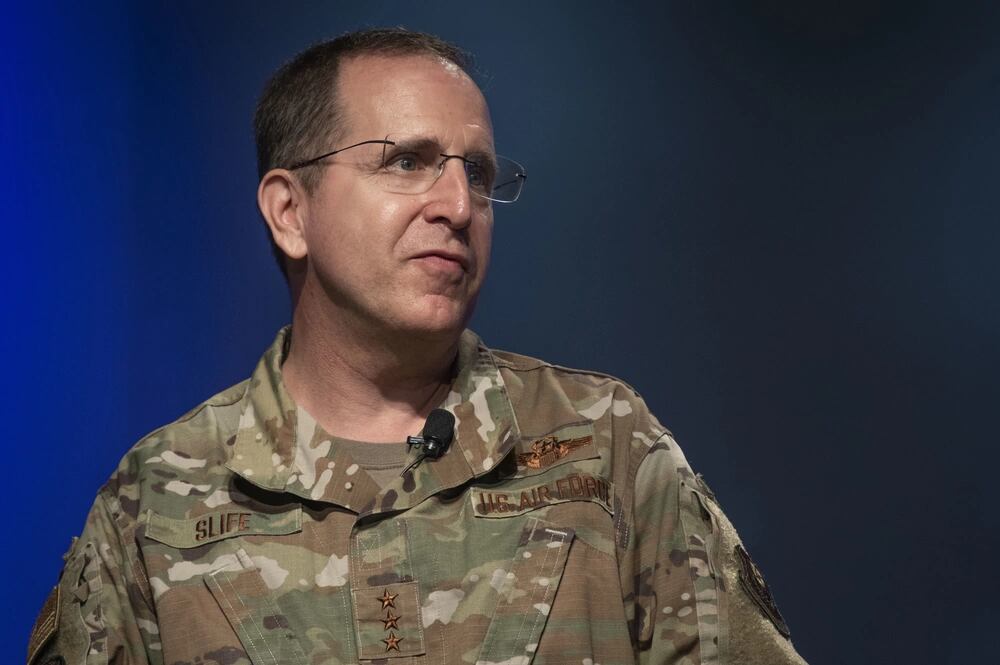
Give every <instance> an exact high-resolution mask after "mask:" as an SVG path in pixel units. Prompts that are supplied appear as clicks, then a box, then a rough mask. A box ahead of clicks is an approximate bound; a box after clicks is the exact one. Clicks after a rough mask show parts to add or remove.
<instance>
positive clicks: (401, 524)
mask: <svg viewBox="0 0 1000 665" xmlns="http://www.w3.org/2000/svg"><path fill="white" fill-rule="evenodd" d="M290 334H291V333H290V331H289V329H287V328H286V329H284V330H282V331H281V333H279V335H278V338H277V340H276V341H275V343H274V345H272V347H271V348H270V349H269V350H268V352H267V353H266V354H265V355H264V357H263V358H262V360H261V362H260V363H259V364H258V366H257V368H256V370H255V371H254V373H253V375H252V377H251V378H250V379H249V380H248V381H245V382H243V383H240V384H238V385H236V386H233V387H232V388H230V389H228V390H225V391H223V392H222V393H220V394H218V395H216V396H215V397H213V398H211V399H209V400H208V401H206V402H205V403H203V404H202V405H200V406H199V407H197V408H196V409H194V410H193V411H191V412H190V413H188V414H187V415H185V416H184V417H182V418H181V419H179V420H178V421H176V422H174V423H172V424H170V425H167V426H166V427H163V428H161V429H159V430H157V431H155V432H153V433H152V434H150V435H149V436H147V437H145V438H144V439H143V440H142V441H140V442H139V443H138V444H137V445H136V446H135V447H134V448H132V450H131V451H130V452H129V453H128V454H127V455H126V456H125V458H124V459H123V460H122V462H121V464H120V466H119V467H118V469H117V471H116V472H115V474H114V475H113V476H112V477H111V479H110V480H109V482H108V483H107V484H106V485H105V486H104V487H103V488H102V489H101V491H100V492H99V494H98V496H97V500H96V501H95V504H94V507H93V509H92V510H91V512H90V515H89V517H88V520H87V524H86V528H85V529H84V532H83V535H82V536H81V537H80V538H79V539H78V540H75V541H74V545H73V547H71V549H70V551H69V552H68V553H67V556H66V562H67V563H66V566H65V568H64V570H63V573H62V576H61V578H60V581H59V587H58V588H59V600H58V602H55V601H54V600H53V602H50V603H48V604H47V605H46V607H47V610H46V611H43V616H42V617H40V619H39V625H40V626H42V629H43V632H41V633H39V632H37V631H36V634H35V639H34V640H33V646H34V652H33V653H30V654H29V658H30V657H31V656H34V659H33V661H34V662H38V663H53V664H58V663H60V659H61V662H62V663H65V665H82V664H84V663H86V664H87V665H98V664H101V665H103V664H104V663H109V662H110V663H157V664H159V663H165V664H169V665H238V664H244V663H253V664H255V665H279V664H280V665H285V664H293V663H295V664H299V663H301V664H309V665H327V664H334V663H362V662H376V661H377V662H378V663H382V664H389V665H410V664H413V665H416V664H420V665H432V664H433V665H437V664H441V665H444V664H448V663H455V664H458V663H468V664H475V665H500V664H503V665H528V664H529V663H535V664H536V665H548V664H555V663H573V664H576V665H610V664H614V663H634V662H640V663H684V664H691V665H694V664H709V663H768V664H771V665H774V664H780V663H801V662H803V661H802V660H801V659H800V658H799V656H798V655H797V654H796V653H795V650H794V649H793V647H792V646H791V643H790V642H789V641H788V639H787V638H786V637H784V636H783V635H782V634H781V633H780V632H779V631H778V630H777V629H776V627H775V625H774V623H773V622H772V620H771V619H769V618H768V616H767V612H763V611H761V608H760V607H759V602H760V599H757V600H756V601H755V600H754V599H752V598H749V597H748V596H747V594H746V592H745V589H746V588H747V585H746V584H741V583H740V581H739V579H740V575H741V572H740V571H741V567H740V563H739V561H737V557H736V555H735V552H736V549H737V547H739V546H741V544H740V541H739V539H738V536H737V535H736V532H735V531H734V530H733V528H732V525H731V524H730V523H729V522H728V520H727V519H726V518H725V515H724V514H723V513H722V511H721V510H720V508H719V506H718V504H717V503H716V501H715V499H714V496H713V495H712V494H711V492H710V491H709V490H708V489H707V486H706V485H705V484H704V482H703V481H702V480H701V479H700V478H699V477H697V476H695V475H694V474H693V473H692V472H691V470H690V468H689V467H688V464H687V462H686V460H685V458H684V456H683V454H682V453H681V450H680V448H679V447H678V446H677V444H676V442H675V441H674V439H673V437H672V436H671V434H670V432H668V431H667V430H666V429H664V428H663V427H662V426H661V425H660V424H659V423H658V422H657V420H656V419H655V418H654V417H653V416H652V415H651V414H650V413H649V411H648V410H647V408H646V406H645V404H644V403H643V402H642V400H641V399H640V398H639V397H638V396H637V395H636V394H635V392H634V391H632V390H631V389H630V388H629V387H628V386H627V385H625V384H623V383H622V382H620V381H618V380H616V379H614V378H612V377H608V376H603V375H599V374H595V373H589V372H582V371H577V370H571V369H566V368H561V367H556V366H553V365H550V364H547V363H544V362H541V361H538V360H534V359H531V358H527V357H524V356H519V355H515V354H511V353H505V352H498V351H490V350H489V349H487V348H486V347H485V346H483V345H482V344H481V342H480V341H479V339H478V338H477V337H476V336H475V335H474V334H472V333H471V332H466V333H464V334H463V337H462V340H461V345H460V351H459V358H458V362H457V366H456V372H455V379H454V383H453V386H452V389H451V392H450V394H449V395H448V397H447V398H446V400H445V402H444V404H443V405H442V407H443V408H446V409H448V410H449V411H451V412H452V413H453V414H454V415H455V420H456V431H455V439H454V441H453V443H452V446H451V448H450V449H449V451H448V452H447V453H446V454H445V455H444V456H443V457H441V458H440V459H436V460H427V461H424V462H423V463H421V464H419V465H418V466H416V467H415V468H414V469H413V470H412V471H410V472H408V473H406V474H405V475H403V476H402V477H400V478H398V479H397V480H396V481H395V482H394V483H392V484H391V485H389V486H387V487H385V488H384V489H380V488H379V487H378V485H377V484H376V483H375V481H374V480H373V479H372V478H371V477H369V475H368V474H367V473H366V471H365V470H364V469H362V468H361V467H360V466H359V465H358V464H357V463H356V462H355V461H353V460H352V459H351V458H350V455H349V454H348V453H347V452H346V451H345V450H343V449H342V448H341V447H339V446H337V445H335V444H334V443H333V441H332V437H331V436H330V435H329V434H328V433H326V432H325V431H324V430H323V429H322V428H321V427H320V426H319V425H317V423H316V422H315V420H313V419H312V417H311V416H309V414H307V413H306V412H305V411H304V410H302V409H300V408H298V407H297V406H296V405H295V403H294V402H293V401H292V399H291V398H290V397H289V395H288V394H287V392H286V391H285V389H284V387H283V385H282V381H281V369H280V366H281V361H282V359H283V355H284V353H285V352H286V350H287V342H288V339H289V335H290ZM743 568H744V569H745V568H746V566H745V565H744V567H743ZM754 570H756V568H755V567H754ZM760 582H761V583H763V582H762V578H761V581H760ZM767 597H768V598H770V596H769V594H768V596H767ZM53 608H55V609H53ZM779 616H780V615H779ZM53 625H57V628H56V629H55V630H54V631H53V630H51V627H52V626H53ZM46 627H48V633H51V634H48V633H46V632H45V629H46Z"/></svg>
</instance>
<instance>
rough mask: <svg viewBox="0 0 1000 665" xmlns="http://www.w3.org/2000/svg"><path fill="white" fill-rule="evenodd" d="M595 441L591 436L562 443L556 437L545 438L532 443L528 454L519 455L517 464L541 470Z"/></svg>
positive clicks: (566, 440)
mask: <svg viewBox="0 0 1000 665" xmlns="http://www.w3.org/2000/svg"><path fill="white" fill-rule="evenodd" d="M593 440H594V438H593V437H592V436H590V435H587V436H580V437H577V438H575V439H565V440H562V441H560V440H559V439H558V438H556V437H554V436H543V437H542V438H540V439H535V440H534V441H532V443H531V449H530V450H529V451H528V452H526V453H518V455H517V464H518V466H526V467H528V468H531V469H541V468H544V467H546V466H549V465H551V464H553V463H555V462H556V461H558V460H560V459H562V458H563V457H566V455H569V454H570V452H572V451H574V450H576V449H577V448H580V447H583V446H586V445H587V444H589V443H590V442H592V441H593Z"/></svg>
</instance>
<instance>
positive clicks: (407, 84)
mask: <svg viewBox="0 0 1000 665" xmlns="http://www.w3.org/2000/svg"><path fill="white" fill-rule="evenodd" d="M337 92H338V95H339V97H340V104H341V107H342V109H343V111H344V115H345V117H344V120H346V129H347V131H348V132H349V134H350V138H351V139H356V140H368V139H371V138H376V137H381V136H385V135H387V134H398V133H405V134H419V135H426V136H435V137H440V138H441V139H443V140H444V141H445V142H446V143H449V144H452V145H457V144H460V143H474V144H485V145H486V146H488V147H492V145H493V127H492V124H491V122H490V115H489V108H488V107H487V105H486V99H485V98H484V97H483V94H482V92H480V90H479V87H478V86H476V84H475V83H474V82H473V81H472V79H470V78H469V76H468V75H467V74H466V73H465V72H463V71H462V69H461V68H459V67H457V66H456V65H454V64H453V63H451V62H448V61H446V60H443V59H440V58H436V57H433V56H425V55H418V56H369V55H363V56H357V57H354V58H350V59H348V60H346V61H345V62H343V63H342V64H341V67H340V73H339V77H338V82H337Z"/></svg>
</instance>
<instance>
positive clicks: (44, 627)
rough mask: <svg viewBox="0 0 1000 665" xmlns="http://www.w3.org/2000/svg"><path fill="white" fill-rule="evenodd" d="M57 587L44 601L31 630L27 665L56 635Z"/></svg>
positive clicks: (57, 624) (57, 623) (57, 612)
mask: <svg viewBox="0 0 1000 665" xmlns="http://www.w3.org/2000/svg"><path fill="white" fill-rule="evenodd" d="M59 601H60V592H59V587H58V586H57V587H56V588H54V589H52V593H50V594H49V597H48V598H46V599H45V604H44V605H42V611H41V612H39V613H38V619H37V620H36V621H35V627H34V628H32V629H31V639H30V640H28V665H31V662H32V661H33V660H34V659H35V656H37V655H38V652H39V651H41V649H42V647H43V646H45V645H46V644H47V643H48V641H49V640H50V639H51V638H52V636H53V635H55V634H56V629H57V628H59Z"/></svg>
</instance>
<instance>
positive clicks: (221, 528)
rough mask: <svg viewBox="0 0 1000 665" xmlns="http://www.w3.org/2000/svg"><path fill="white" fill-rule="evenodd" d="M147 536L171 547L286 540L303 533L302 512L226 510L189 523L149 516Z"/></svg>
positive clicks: (298, 509)
mask: <svg viewBox="0 0 1000 665" xmlns="http://www.w3.org/2000/svg"><path fill="white" fill-rule="evenodd" d="M147 516H148V519H147V522H146V536H147V537H148V538H152V539H153V540H158V541H159V542H161V543H164V544H166V545H170V546H171V547H179V548H188V547H199V546H201V545H206V544H208V543H214V542H215V541H217V540H222V539H223V538H233V537H235V536H249V535H271V536H283V535H286V534H289V533H297V532H299V531H301V530H302V508H301V507H298V506H296V507H295V508H294V509H292V510H289V511H286V512H283V513H275V514H270V513H257V512H252V511H241V510H238V509H237V510H227V511H218V512H213V513H206V514H204V515H198V516H197V517H191V518H188V519H175V518H173V517H166V516H164V515H157V514H156V513H154V512H153V511H152V510H150V511H149V512H148V513H147Z"/></svg>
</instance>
